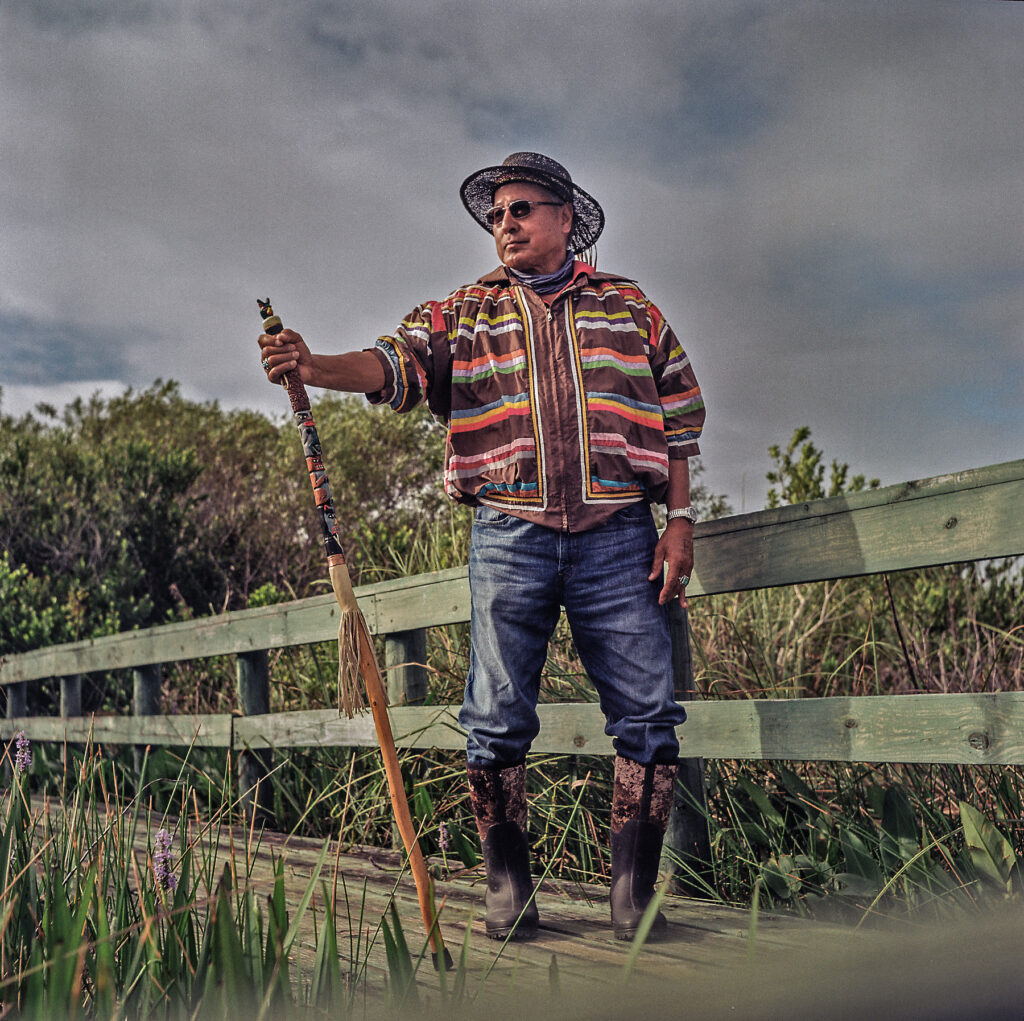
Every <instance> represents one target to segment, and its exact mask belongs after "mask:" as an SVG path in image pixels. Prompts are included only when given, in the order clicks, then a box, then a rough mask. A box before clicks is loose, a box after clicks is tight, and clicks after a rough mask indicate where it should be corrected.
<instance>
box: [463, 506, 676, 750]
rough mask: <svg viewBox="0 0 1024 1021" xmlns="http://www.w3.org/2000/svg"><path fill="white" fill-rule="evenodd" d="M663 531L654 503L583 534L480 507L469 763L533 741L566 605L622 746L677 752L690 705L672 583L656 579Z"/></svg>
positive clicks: (472, 582) (474, 548) (472, 574)
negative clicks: (679, 662) (675, 633)
mask: <svg viewBox="0 0 1024 1021" xmlns="http://www.w3.org/2000/svg"><path fill="white" fill-rule="evenodd" d="M657 540H658V533H657V529H656V528H655V526H654V519H653V518H652V516H651V510H650V507H649V506H648V505H647V504H646V503H643V502H641V503H635V504H631V505H630V506H628V507H626V508H624V509H623V510H621V511H619V512H618V513H616V514H614V515H613V516H612V517H611V518H610V519H609V520H608V522H607V523H606V524H604V525H602V526H601V527H600V528H595V529H592V530H591V531H588V532H577V533H569V532H558V531H555V530H554V529H550V528H545V527H543V526H542V525H535V524H533V523H531V522H529V521H524V520H523V519H522V518H516V517H513V516H512V515H509V514H503V513H502V512H501V511H496V510H492V509H491V508H489V507H478V508H477V510H476V516H475V518H474V521H473V536H472V541H471V544H470V551H469V586H470V593H471V597H472V622H471V647H470V660H469V676H468V678H467V680H466V694H465V700H464V701H463V704H462V711H461V712H460V713H459V723H460V724H461V725H462V727H463V728H464V729H465V730H466V732H467V739H466V756H467V760H468V763H469V765H471V766H494V765H508V764H511V763H514V762H519V761H522V759H523V757H524V756H525V755H526V753H527V751H528V750H529V748H530V744H531V742H532V741H533V739H534V738H535V737H536V736H537V732H538V731H539V729H540V723H539V721H538V719H537V710H536V706H537V695H538V691H539V688H540V678H541V671H542V670H543V668H544V662H545V659H546V656H547V647H548V640H549V639H550V638H551V634H552V632H553V631H554V629H555V625H556V624H557V623H558V616H559V612H560V611H559V607H560V606H564V607H565V614H566V618H567V619H568V621H569V627H570V629H571V631H572V636H573V641H574V642H575V645H576V650H577V652H578V653H579V656H580V660H581V661H582V663H583V666H584V668H585V669H586V671H587V673H588V675H589V676H590V679H591V680H592V681H593V683H594V686H595V687H596V688H597V693H598V698H599V699H600V703H601V710H602V711H603V712H604V715H605V719H606V721H607V722H606V726H605V733H606V734H608V735H609V736H610V737H611V738H612V739H613V743H614V745H615V750H616V752H617V753H618V754H619V755H625V756H627V757H629V758H631V759H635V760H636V761H637V762H642V763H649V762H669V761H674V760H675V759H676V758H677V757H678V755H679V742H678V741H677V740H676V735H675V728H676V726H678V725H679V724H680V723H682V722H683V720H684V719H686V714H685V713H684V712H683V709H682V707H681V706H679V705H678V704H677V703H676V701H675V698H674V695H673V684H672V659H671V641H670V638H669V630H668V614H667V611H666V609H665V607H663V606H659V605H658V593H659V591H660V590H661V581H660V580H658V581H654V582H651V581H648V580H647V576H648V574H650V571H651V561H652V560H653V558H654V547H655V545H656V543H657Z"/></svg>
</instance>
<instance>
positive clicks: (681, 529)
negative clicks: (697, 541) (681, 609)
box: [648, 518, 693, 606]
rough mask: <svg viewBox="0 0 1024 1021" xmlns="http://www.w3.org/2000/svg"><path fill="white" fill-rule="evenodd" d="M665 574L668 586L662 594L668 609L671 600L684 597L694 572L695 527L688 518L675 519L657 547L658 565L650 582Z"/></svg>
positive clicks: (663, 588) (662, 535)
mask: <svg viewBox="0 0 1024 1021" xmlns="http://www.w3.org/2000/svg"><path fill="white" fill-rule="evenodd" d="M663 570H664V571H665V584H664V585H663V586H662V588H661V592H660V593H659V595H658V602H659V603H660V604H661V605H662V606H664V605H665V603H667V602H669V600H671V599H674V598H675V597H676V596H678V595H682V592H683V589H684V588H685V587H686V584H687V582H689V580H690V575H691V574H692V573H693V525H692V524H691V523H690V522H689V521H687V520H686V519H685V518H675V519H673V520H672V521H670V522H669V523H668V526H667V527H666V528H665V531H664V532H662V534H661V538H660V539H659V540H658V545H657V546H656V547H655V548H654V563H653V564H652V565H651V574H650V577H649V579H648V580H649V581H655V580H656V579H657V578H658V577H660V575H661V572H662V571H663Z"/></svg>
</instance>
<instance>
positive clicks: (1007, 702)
mask: <svg viewBox="0 0 1024 1021" xmlns="http://www.w3.org/2000/svg"><path fill="white" fill-rule="evenodd" d="M1022 508H1024V460H1020V461H1012V462H1009V463H1006V464H999V465H991V466H988V467H985V468H979V469H974V470H970V471H964V472H959V473H956V474H953V475H945V476H940V477H938V478H932V479H926V480H924V481H918V482H909V483H906V484H904V485H899V486H892V487H889V488H886V489H879V490H873V491H870V492H862V493H855V494H849V495H846V496H841V497H835V498H832V499H827V500H817V501H814V502H811V503H805V504H798V505H793V506H788V507H783V508H779V509H776V510H769V511H761V512H758V513H754V514H744V515H738V516H734V517H730V518H724V519H721V520H718V521H708V522H703V523H701V524H699V525H698V526H697V528H696V532H695V538H694V545H695V557H696V563H697V567H696V571H695V573H694V576H693V578H692V580H691V582H690V586H689V589H688V592H689V596H690V598H691V599H694V598H699V597H700V596H702V595H709V594H713V593H728V592H737V591H743V590H748V589H757V588H768V587H772V586H780V585H792V584H796V583H799V582H811V581H821V580H826V579H835V578H842V577H852V576H857V575H866V574H875V573H880V572H892V571H900V570H905V569H908V568H917V567H927V566H937V565H942V564H950V563H960V562H967V561H976V560H985V559H990V558H997V557H1015V556H1020V555H1024V511H1022ZM356 594H357V596H358V599H359V605H360V607H361V609H362V611H363V614H364V616H365V618H366V622H367V625H368V627H369V629H370V631H371V632H372V633H373V634H375V635H379V636H384V638H385V666H386V667H387V668H389V674H388V687H389V694H390V696H391V699H392V702H393V703H399V702H404V703H406V704H396V705H395V706H394V707H393V709H392V723H393V729H394V731H395V736H396V740H397V743H398V745H399V746H400V747H408V748H429V747H437V748H452V749H455V748H461V747H463V738H462V735H461V732H460V731H459V728H458V725H457V723H456V714H457V711H458V707H457V706H423V705H416V704H410V703H416V702H417V701H420V700H421V699H422V695H423V693H424V691H425V671H424V670H423V668H422V667H417V666H416V665H415V664H416V663H418V662H422V661H423V659H424V658H425V648H426V640H425V634H426V632H425V629H426V628H429V627H436V626H442V625H448V624H454V623H459V622H464V621H467V620H468V619H469V585H468V579H467V571H466V568H464V567H462V568H455V569H452V570H448V571H440V572H438V573H436V574H428V575H418V576H414V577H409V578H403V579H400V580H396V581H389V582H382V583H380V584H376V585H366V586H362V587H361V588H359V589H357V591H356ZM337 612H338V608H337V603H336V602H335V600H334V596H333V595H328V596H318V597H314V598H311V599H302V600H298V601H295V602H291V603H284V604H280V605H276V606H270V607H264V608H260V609H255V610H242V611H237V612H232V613H226V614H223V615H220V616H216V617H209V618H204V619H201V620H193V621H187V622H183V623H176V624H168V625H165V626H163V627H156V628H151V629H148V630H140V631H131V632H126V633H123V634H118V635H113V636H111V637H108V638H97V639H91V640H88V641H81V642H74V643H70V644H67V645H61V646H55V647H51V648H44V649H38V650H35V651H33V652H26V653H22V654H20V655H12V656H7V657H3V658H0V685H2V686H5V687H7V694H8V700H7V707H8V708H7V718H6V719H4V720H0V737H2V738H3V739H4V740H10V739H11V738H12V737H13V735H15V734H16V733H17V732H19V731H22V730H23V731H25V733H26V734H27V735H28V736H29V737H30V738H31V739H32V740H34V741H65V740H67V741H72V742H84V741H86V740H87V739H88V738H89V737H90V735H91V736H92V737H93V739H95V740H96V741H99V742H103V743H108V744H116V743H121V744H132V745H137V746H141V745H147V744H148V745H183V744H190V743H192V742H195V743H196V744H197V745H199V746H207V747H230V748H233V749H235V750H237V751H238V752H240V753H244V755H243V760H244V762H243V768H244V769H245V770H246V771H247V773H246V775H247V776H249V777H250V778H254V777H256V776H258V775H259V771H260V756H261V754H262V753H261V751H260V750H262V749H271V748H286V747H299V746H302V747H309V746H360V745H375V744H376V737H375V733H374V729H373V724H372V721H371V718H370V716H369V715H368V714H367V715H362V716H359V717H357V718H356V719H354V720H348V719H346V718H344V717H341V718H339V715H338V712H337V710H336V709H333V708H331V709H322V710H315V711H309V712H289V713H270V712H269V711H268V710H269V677H268V667H267V652H268V650H271V649H279V648H284V647H287V646H294V645H304V644H307V643H311V642H322V641H330V640H332V639H334V638H335V636H336V634H337V616H336V615H337ZM673 631H674V639H675V644H676V654H677V664H678V668H679V671H678V672H679V682H680V683H679V686H678V687H679V694H680V697H681V698H686V697H687V694H686V692H685V691H684V688H685V676H686V658H687V628H686V626H685V619H683V616H682V611H681V610H680V609H679V606H678V604H675V605H674V607H673ZM223 655H233V656H235V657H236V661H237V697H238V709H239V713H240V715H229V714H221V715H205V716H188V715H177V716H165V715H159V708H160V704H159V702H160V700H159V694H160V679H161V666H162V664H167V663H171V662H179V661H184V660H194V659H201V658H204V657H210V656H223ZM126 668H130V669H131V670H133V671H134V678H135V692H134V715H133V716H131V717H90V718H86V717H82V716H81V715H80V713H81V676H82V675H83V674H87V673H91V672H94V671H109V670H119V669H126ZM50 678H59V679H60V685H61V698H60V716H53V717H32V718H28V717H26V715H25V705H26V698H25V686H26V685H28V684H30V683H33V682H39V681H42V680H47V679H50ZM687 712H688V716H689V719H688V720H687V722H686V723H685V724H684V725H683V726H682V727H681V728H680V730H679V737H680V742H681V746H682V754H683V755H684V756H686V757H687V758H688V759H689V760H690V761H689V764H688V769H689V785H690V786H691V788H692V789H694V790H695V791H696V790H697V788H699V784H700V779H699V775H700V770H699V768H696V769H695V768H694V767H695V765H696V762H697V760H699V759H700V758H741V759H790V760H814V759H825V760H834V761H849V762H854V761H859V762H955V763H976V764H1006V763H1024V693H1022V692H1000V693H978V694H955V695H942V694H928V695H900V696H872V697H858V698H846V697H833V698H820V699H815V698H802V699H793V700H771V699H752V700H743V701H735V700H731V701H694V702H690V703H688V706H687ZM539 713H540V717H541V730H540V735H539V736H538V738H537V740H536V741H535V742H534V745H533V748H534V750H535V751H538V752H548V753H561V754H569V755H578V754H592V755H607V754H611V753H612V747H611V742H610V740H609V739H608V738H607V737H606V736H605V734H604V725H603V718H602V716H601V713H600V710H599V708H598V706H597V705H596V704H594V703H572V704H559V705H542V706H540V707H539ZM677 836H678V840H677V846H684V845H690V844H691V838H690V837H684V834H683V833H682V832H679V833H677ZM691 837H692V835H691ZM692 839H695V840H697V842H698V844H699V838H697V837H694V838H692Z"/></svg>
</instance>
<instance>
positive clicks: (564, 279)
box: [508, 252, 576, 294]
mask: <svg viewBox="0 0 1024 1021" xmlns="http://www.w3.org/2000/svg"><path fill="white" fill-rule="evenodd" d="M575 263H576V253H575V252H570V253H569V256H568V258H567V259H566V260H565V262H564V263H563V264H562V268H561V269H557V270H555V272H554V273H533V274H531V273H517V272H516V271H515V270H514V269H509V271H508V272H509V275H510V276H513V277H515V279H516V280H518V281H519V282H520V283H521V284H526V286H527V287H532V288H533V289H534V290H535V291H536V292H537V293H538V294H554V293H555V291H560V290H561V289H562V288H563V287H565V285H566V284H567V283H568V282H569V281H570V280H571V279H572V268H573V266H574V265H575Z"/></svg>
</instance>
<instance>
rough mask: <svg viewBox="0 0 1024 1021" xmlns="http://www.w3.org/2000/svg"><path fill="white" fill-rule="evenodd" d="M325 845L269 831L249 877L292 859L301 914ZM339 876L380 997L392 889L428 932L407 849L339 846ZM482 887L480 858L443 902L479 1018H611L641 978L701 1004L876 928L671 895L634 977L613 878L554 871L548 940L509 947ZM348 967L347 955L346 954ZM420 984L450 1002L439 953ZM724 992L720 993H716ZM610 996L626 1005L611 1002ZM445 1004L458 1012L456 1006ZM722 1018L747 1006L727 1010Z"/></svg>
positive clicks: (311, 917) (346, 935) (293, 899)
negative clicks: (576, 877) (498, 934)
mask: <svg viewBox="0 0 1024 1021" xmlns="http://www.w3.org/2000/svg"><path fill="white" fill-rule="evenodd" d="M234 840H235V847H236V855H237V854H239V853H240V849H241V847H242V846H243V843H242V842H243V840H244V837H243V835H242V834H240V833H237V832H236V834H235V835H234ZM323 847H324V842H323V841H322V840H310V839H303V838H289V839H286V838H283V837H281V836H279V835H277V834H272V833H265V834H264V836H263V839H262V841H261V843H260V846H259V847H258V849H257V850H256V852H255V853H254V854H251V855H249V856H248V857H249V866H248V873H249V880H248V883H249V885H250V887H252V888H255V889H257V890H259V891H261V892H262V891H269V889H270V886H271V883H272V878H271V877H272V867H273V865H272V862H273V860H275V859H279V858H283V859H284V862H285V875H286V888H287V891H288V904H289V913H290V915H294V912H295V910H296V907H297V906H298V904H299V901H300V899H301V897H302V895H303V892H304V891H305V890H306V889H307V888H308V885H309V882H310V879H311V878H312V876H313V873H314V870H315V868H316V865H317V862H318V860H319V859H320V856H321V853H322V851H323ZM449 864H451V863H449ZM431 866H432V867H436V868H437V869H438V871H443V867H444V865H443V863H442V862H441V861H440V860H438V859H435V860H433V861H432V862H431ZM236 871H238V869H237V868H236ZM335 876H337V877H338V879H337V888H338V891H339V893H338V906H337V910H336V913H335V918H336V925H337V931H338V942H339V949H340V954H341V956H342V958H345V957H346V955H347V953H348V951H349V947H350V945H352V944H357V945H358V947H359V950H358V958H359V959H365V960H366V962H367V965H366V972H365V982H366V988H367V992H368V995H369V996H370V998H371V999H373V998H374V997H375V996H377V995H378V994H380V995H381V996H383V994H385V992H386V987H387V978H386V976H387V960H386V954H385V948H384V942H383V939H382V938H381V937H380V934H379V933H377V931H376V930H377V927H378V924H379V920H380V918H381V916H382V915H384V913H385V912H386V911H387V910H388V905H389V903H390V902H391V900H392V899H393V900H394V903H395V905H396V907H397V910H398V914H399V918H400V920H401V923H402V927H403V929H404V932H405V935H406V939H407V941H408V944H409V947H410V950H411V951H412V953H413V954H414V956H415V955H417V954H418V953H419V952H420V950H421V949H422V948H423V946H424V944H425V930H424V926H423V923H422V920H421V918H420V913H419V906H418V903H417V900H416V894H415V888H414V886H413V884H412V880H411V877H410V876H409V875H408V873H407V872H405V871H404V870H403V869H402V859H401V855H399V854H398V853H397V852H393V851H387V850H376V849H361V850H358V851H354V852H353V851H346V852H345V853H339V852H338V849H337V848H336V847H334V845H333V844H332V845H331V846H330V848H329V851H328V855H327V858H326V860H325V861H324V864H323V868H322V871H321V878H322V879H323V880H324V881H325V882H326V884H327V887H328V889H330V888H331V887H332V885H333V884H334V882H335ZM483 889H484V878H483V869H482V866H481V867H479V868H477V869H471V870H462V871H459V872H454V873H451V874H449V875H448V877H447V878H443V879H439V880H438V881H437V883H436V892H437V898H438V903H439V904H441V905H443V906H442V909H441V910H442V914H441V927H442V931H443V935H444V938H445V941H446V943H447V945H448V948H449V950H450V952H451V954H452V956H453V957H454V958H455V959H456V961H458V959H459V957H460V955H461V954H462V953H463V947H465V953H466V1000H465V1002H464V1004H463V1008H464V1009H466V1011H467V1016H470V1015H472V1016H474V1017H485V1018H486V1017H491V1018H497V1017H516V1018H518V1017H530V1016H533V1017H551V1016H560V1015H562V1013H563V1012H562V1011H561V1010H559V1011H558V1012H557V1014H551V1013H549V1012H550V1010H551V1007H552V1004H553V1003H556V1002H563V1001H564V1003H565V1004H566V1005H569V1004H575V1005H577V1006H578V1005H581V1004H590V1005H591V1008H590V1009H588V1011H587V1012H586V1016H588V1017H591V1018H593V1017H596V1016H606V1015H604V1014H601V1013H600V1010H601V1009H604V1008H608V1009H609V1010H611V1011H612V1012H611V1013H609V1014H607V1016H610V1017H611V1016H623V1017H624V1016H638V1017H642V1016H646V1015H645V1014H642V1013H638V1014H635V1015H632V1014H625V1013H622V1011H623V1010H628V1009H629V997H630V996H631V995H633V994H632V993H631V992H630V990H635V989H636V988H637V986H638V984H639V985H643V986H644V987H645V988H650V987H651V986H652V984H653V985H656V986H657V987H658V989H659V990H661V995H663V996H666V995H668V996H672V997H673V998H674V996H675V995H676V994H678V995H679V996H681V997H683V1000H684V1001H686V1002H690V1003H693V1002H694V997H695V995H696V993H695V990H696V989H697V987H700V988H701V989H703V990H704V991H705V993H706V994H707V995H711V991H712V990H719V989H721V988H723V987H728V986H730V985H731V986H733V988H734V989H738V985H737V976H739V975H741V974H742V973H743V972H744V971H746V970H748V969H750V968H752V967H753V966H754V965H755V964H758V965H761V966H763V964H764V962H766V961H770V960H775V959H782V958H784V959H786V960H788V961H789V962H790V963H792V962H794V961H801V960H806V958H807V957H808V955H809V954H810V953H811V952H812V951H814V950H815V949H816V948H819V947H820V946H822V944H823V943H824V942H831V943H833V944H835V943H837V942H845V943H846V944H847V945H848V944H850V943H851V942H852V943H856V942H857V941H858V940H860V941H863V940H864V939H865V938H866V937H865V936H864V935H863V934H857V933H854V931H853V930H852V928H851V927H842V926H839V925H826V924H822V923H817V922H810V921H807V920H806V919H801V918H797V917H793V916H785V915H779V914H768V913H761V914H760V915H759V917H758V918H757V921H756V925H754V926H753V927H752V925H751V917H750V913H749V912H748V911H745V910H742V909H739V908H730V907H725V906H722V905H718V904H711V903H708V902H704V901H698V900H692V899H686V898H682V897H674V896H670V897H668V898H666V901H665V904H664V911H665V914H666V916H667V917H668V919H669V926H670V928H669V934H668V937H667V938H664V939H662V940H660V941H659V942H657V943H650V944H648V945H647V946H646V947H645V948H644V949H643V950H642V951H641V953H640V955H639V958H638V959H637V960H636V962H635V965H634V967H633V977H632V980H631V982H630V983H627V977H626V968H627V962H628V959H629V956H630V949H631V948H630V944H628V943H623V942H620V941H617V940H615V939H614V938H613V937H612V934H611V927H610V923H609V918H608V902H607V897H608V891H607V888H604V887H600V886H593V885H580V884H574V883H567V882H563V881H551V880H548V881H546V882H545V883H544V885H543V887H542V888H541V891H540V893H539V895H538V905H539V908H540V913H541V929H540V934H539V936H538V938H537V939H536V940H533V941H530V942H526V943H509V944H508V945H507V946H505V947H504V948H503V947H502V945H501V944H500V943H499V942H495V941H493V940H489V939H487V938H486V936H485V935H484V926H483V918H482V915H483ZM317 891H318V892H317V894H316V898H315V902H314V903H313V904H312V905H311V909H310V910H309V911H307V913H306V916H305V919H304V922H303V928H302V930H301V936H300V939H299V941H298V944H297V947H298V949H297V952H296V953H295V955H294V961H293V965H294V968H295V971H294V972H293V974H295V973H297V974H300V975H301V974H303V973H308V972H309V971H310V969H311V968H312V964H313V961H314V957H315V953H316V938H315V935H314V932H315V928H314V926H315V925H318V924H319V922H320V920H322V917H323V910H324V904H323V896H322V893H321V892H320V888H319V884H318V887H317ZM360 918H361V919H362V921H361V922H360ZM467 931H468V933H469V935H468V939H467ZM752 933H753V945H752V943H751V935H752ZM368 946H369V948H370V949H369V952H367V947H368ZM345 968H347V964H346V962H345V961H343V969H345ZM449 981H450V980H449ZM417 986H418V997H419V1002H420V1005H421V1006H423V1007H428V1008H429V1006H430V1005H431V1004H434V1005H436V1006H437V1007H438V1008H439V1009H440V1006H441V1004H440V991H439V979H438V976H437V975H436V974H435V972H434V970H433V968H432V966H431V962H430V955H429V953H427V954H426V955H425V957H424V960H423V961H422V963H421V965H420V967H419V971H418V973H417ZM702 995H703V994H702ZM624 996H625V997H626V999H625V1001H624V1000H623V997H624ZM717 997H718V993H717V992H715V993H714V997H713V998H717ZM533 1002H536V1004H537V1010H536V1011H534V1010H527V1009H526V1005H527V1004H529V1003H533ZM612 1004H617V1005H618V1006H616V1007H615V1008H614V1009H612V1007H611V1005H612ZM733 1006H735V1004H734V1005H733ZM470 1008H472V1009H470ZM706 1008H707V1009H706V1010H705V1011H704V1012H703V1013H702V1014H701V1015H700V1016H705V1017H711V1016H715V1014H714V1010H713V1005H712V1004H711V1003H706ZM731 1009H732V1008H731ZM595 1011H596V1013H595ZM707 1011H711V1013H708V1012H707ZM440 1013H441V1014H442V1015H445V1016H453V1014H452V1010H451V1008H450V1007H446V1008H445V1010H443V1011H441V1012H440ZM565 1016H572V1015H571V1014H566V1015H565ZM694 1016H696V1015H694ZM722 1016H732V1017H736V1016H737V1015H736V1014H735V1013H730V1012H729V1011H726V1012H725V1013H723V1015H722Z"/></svg>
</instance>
